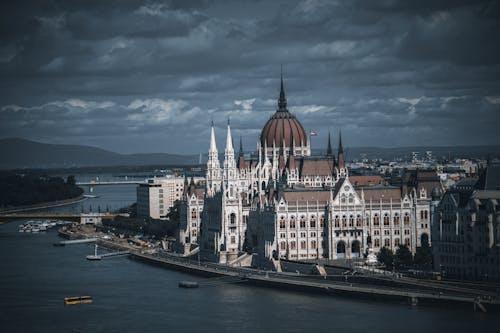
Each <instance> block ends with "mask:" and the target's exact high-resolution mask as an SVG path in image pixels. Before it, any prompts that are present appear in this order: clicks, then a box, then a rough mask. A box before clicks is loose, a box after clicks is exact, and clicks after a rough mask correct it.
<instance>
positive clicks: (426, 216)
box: [424, 210, 429, 220]
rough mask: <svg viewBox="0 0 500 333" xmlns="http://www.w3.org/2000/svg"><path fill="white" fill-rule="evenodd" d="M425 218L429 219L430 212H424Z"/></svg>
mask: <svg viewBox="0 0 500 333" xmlns="http://www.w3.org/2000/svg"><path fill="white" fill-rule="evenodd" d="M424 218H425V219H426V220H427V219H428V218H429V211H428V210H424Z"/></svg>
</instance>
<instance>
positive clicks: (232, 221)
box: [229, 213, 236, 224]
mask: <svg viewBox="0 0 500 333" xmlns="http://www.w3.org/2000/svg"><path fill="white" fill-rule="evenodd" d="M229 221H230V223H231V224H235V223H236V214H235V213H231V215H230V216H229Z"/></svg>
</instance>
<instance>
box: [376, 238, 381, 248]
mask: <svg viewBox="0 0 500 333" xmlns="http://www.w3.org/2000/svg"><path fill="white" fill-rule="evenodd" d="M375 247H380V239H378V238H375Z"/></svg>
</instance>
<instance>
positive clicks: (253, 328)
mask: <svg viewBox="0 0 500 333" xmlns="http://www.w3.org/2000/svg"><path fill="white" fill-rule="evenodd" d="M94 193H95V194H99V198H96V199H90V200H88V201H85V202H84V203H78V204H74V205H71V206H66V207H59V208H53V210H57V211H65V212H67V211H81V209H82V207H83V208H84V210H86V209H87V208H89V206H88V205H92V208H93V209H97V207H96V206H95V205H97V206H101V208H103V207H104V208H105V207H106V206H109V207H113V209H114V208H120V207H122V206H126V205H128V204H130V203H132V202H134V201H135V187H134V186H125V185H119V186H101V187H96V188H94ZM91 200H92V201H91ZM86 205H87V206H86ZM19 223H22V221H16V222H12V223H7V224H3V225H0V260H1V263H2V264H1V265H2V266H1V270H0V293H1V298H0V299H1V301H0V332H28V331H30V332H134V331H135V332H153V331H156V332H218V333H220V332H235V331H237V332H285V331H289V332H305V331H310V332H335V331H337V332H390V331H394V332H419V333H422V332H470V331H477V332H480V331H483V330H484V331H486V330H489V331H494V330H496V329H495V327H496V328H497V329H498V327H500V316H498V314H491V313H488V314H483V313H474V312H473V311H472V305H471V307H470V309H449V308H439V307H424V306H419V307H414V308H412V307H410V306H408V305H404V304H392V303H382V302H371V301H362V300H354V299H347V298H341V297H327V296H321V295H309V294H304V293H296V292H289V291H280V290H273V289H265V288H258V287H251V286H245V285H238V284H236V285H223V286H218V287H200V288H199V289H180V288H178V286H177V285H178V282H179V281H180V280H196V279H199V278H198V277H194V276H189V275H185V274H182V273H179V272H175V271H170V270H167V269H164V268H159V267H155V266H150V265H148V264H144V263H141V262H136V261H132V260H130V259H128V258H127V257H114V258H108V259H104V260H102V261H95V262H90V261H87V260H86V259H85V256H86V255H87V254H90V253H91V252H92V251H93V249H92V247H91V245H84V244H80V245H70V246H66V247H54V246H52V244H53V243H54V242H56V241H58V240H59V238H58V236H57V233H56V231H55V230H50V231H48V232H46V233H40V234H28V233H19V232H18V231H17V225H18V224H19ZM79 295H91V296H93V297H94V302H93V303H91V304H82V305H73V306H65V305H64V304H63V298H64V297H67V296H79Z"/></svg>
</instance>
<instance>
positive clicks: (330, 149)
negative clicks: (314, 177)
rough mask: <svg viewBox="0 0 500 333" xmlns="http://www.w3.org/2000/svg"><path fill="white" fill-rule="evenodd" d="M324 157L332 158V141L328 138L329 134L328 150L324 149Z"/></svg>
mask: <svg viewBox="0 0 500 333" xmlns="http://www.w3.org/2000/svg"><path fill="white" fill-rule="evenodd" d="M326 156H329V157H331V156H333V150H332V140H331V138H330V132H328V148H327V149H326Z"/></svg>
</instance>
